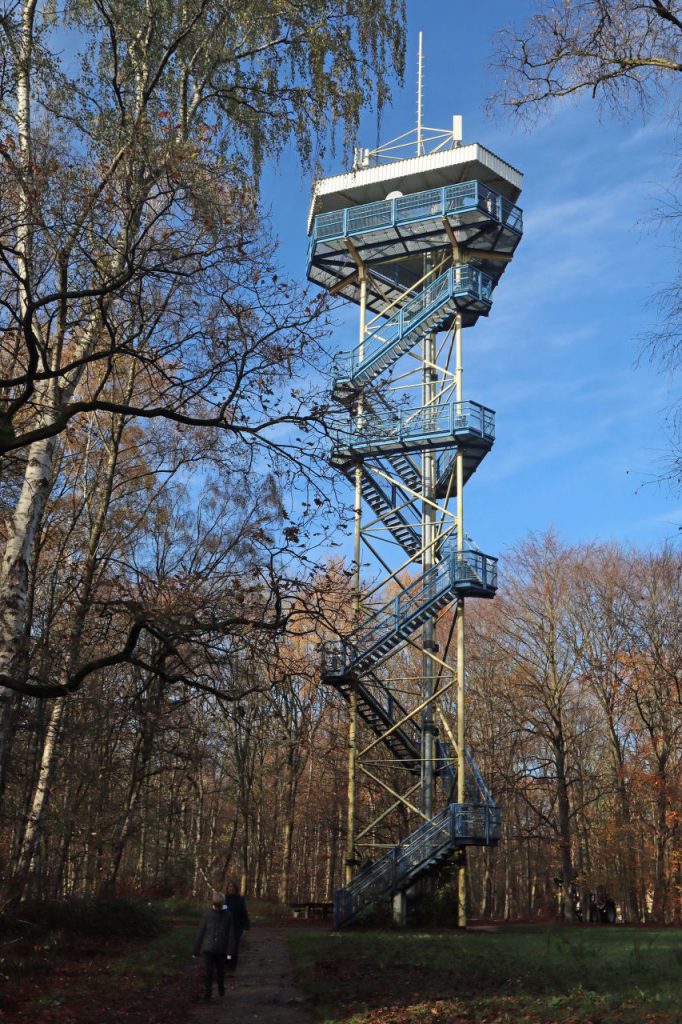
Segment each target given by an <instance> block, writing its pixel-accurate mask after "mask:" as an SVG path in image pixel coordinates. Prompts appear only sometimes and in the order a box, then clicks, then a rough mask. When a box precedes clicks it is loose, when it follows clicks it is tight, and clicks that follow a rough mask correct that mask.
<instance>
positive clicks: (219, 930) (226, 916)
mask: <svg viewBox="0 0 682 1024" xmlns="http://www.w3.org/2000/svg"><path fill="white" fill-rule="evenodd" d="M234 935H235V930H234V925H233V921H232V914H231V913H230V911H229V910H228V908H227V907H226V906H225V903H224V901H223V897H222V896H221V895H220V893H214V894H213V900H212V903H211V907H210V909H209V910H207V911H206V913H205V914H204V916H203V917H202V919H201V924H200V925H199V931H198V932H197V937H196V942H195V943H194V952H193V954H192V956H195V957H198V956H199V955H202V956H203V958H204V986H205V988H204V1002H206V1003H209V1002H210V1001H211V992H212V989H213V975H214V974H215V976H216V979H217V982H218V992H219V994H220V995H221V996H224V995H225V964H226V961H227V959H228V957H230V956H232V955H233V949H234Z"/></svg>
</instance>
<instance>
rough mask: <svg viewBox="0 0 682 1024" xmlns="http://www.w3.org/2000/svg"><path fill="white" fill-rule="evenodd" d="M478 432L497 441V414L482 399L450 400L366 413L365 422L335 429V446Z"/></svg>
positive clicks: (352, 446)
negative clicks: (395, 411) (380, 413)
mask: <svg viewBox="0 0 682 1024" xmlns="http://www.w3.org/2000/svg"><path fill="white" fill-rule="evenodd" d="M461 433H467V434H478V435H479V436H480V437H483V438H485V439H486V440H488V441H491V442H492V441H494V440H495V413H494V411H493V410H492V409H488V408H486V407H485V406H483V405H479V404H478V402H450V403H448V404H443V405H426V406H422V407H421V408H419V409H405V410H403V411H401V412H397V413H388V414H386V415H377V414H374V413H370V414H368V415H365V416H364V417H363V420H362V424H361V425H360V426H358V425H357V424H351V425H349V426H346V427H342V428H337V429H336V430H333V431H331V434H332V438H333V444H334V447H335V448H340V449H348V448H350V449H362V448H363V447H370V448H371V447H379V446H381V445H382V444H383V445H390V444H391V443H396V442H401V441H406V442H408V441H412V442H414V441H418V440H419V439H420V438H425V439H428V440H430V441H437V440H438V439H442V440H444V441H447V440H449V439H451V438H452V439H454V438H456V436H457V435H458V434H461Z"/></svg>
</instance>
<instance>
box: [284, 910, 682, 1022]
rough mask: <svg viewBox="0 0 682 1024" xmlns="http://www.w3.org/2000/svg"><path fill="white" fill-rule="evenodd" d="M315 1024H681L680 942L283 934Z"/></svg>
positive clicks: (617, 936)
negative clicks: (287, 936)
mask: <svg viewBox="0 0 682 1024" xmlns="http://www.w3.org/2000/svg"><path fill="white" fill-rule="evenodd" d="M290 942H291V946H292V950H293V953H294V959H295V963H296V966H297V973H298V977H299V981H300V984H301V985H302V987H303V989H304V990H305V991H306V993H307V994H308V996H309V998H310V1000H311V1002H312V1003H313V1006H314V1009H315V1013H316V1016H317V1018H318V1019H319V1020H323V1021H328V1022H341V1021H352V1022H353V1024H426V1022H427V1021H428V1022H429V1024H434V1022H435V1024H438V1022H441V1024H464V1022H466V1024H503V1022H505V1024H506V1022H509V1024H519V1022H526V1021H527V1022H554V1021H556V1022H565V1024H569V1022H573V1021H579V1022H585V1024H588V1022H589V1024H592V1022H594V1024H596V1022H609V1024H659V1022H660V1024H672V1022H675V1024H678V1022H680V1024H682V932H680V931H678V930H673V929H660V930H655V929H634V928H612V929H600V928H591V929H588V928H584V929H582V928H552V927H549V928H528V929H523V928H514V929H508V930H501V931H500V932H497V933H475V932H473V933H464V934H458V933H447V932H435V933H434V932H427V931H424V932H417V933H415V932H400V933H399V932H395V931H392V932H379V931H377V932H360V931H349V932H338V933H320V932H317V933H315V934H312V933H305V932H301V933H297V932H294V933H292V934H291V937H290Z"/></svg>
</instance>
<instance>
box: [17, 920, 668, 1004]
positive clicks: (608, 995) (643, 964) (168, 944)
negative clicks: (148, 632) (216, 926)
mask: <svg viewBox="0 0 682 1024" xmlns="http://www.w3.org/2000/svg"><path fill="white" fill-rule="evenodd" d="M253 910H254V911H255V913H253V915H252V916H253V918H254V927H253V928H252V929H251V931H250V932H249V933H247V935H245V937H244V942H243V948H242V952H241V955H240V963H239V968H238V971H237V974H236V976H235V977H234V978H233V979H232V978H230V979H229V980H228V982H227V986H226V988H227V992H226V995H225V997H224V998H220V997H219V996H218V995H217V994H214V997H213V1000H212V1002H211V1003H210V1004H209V1005H204V1004H202V1002H201V996H202V965H201V964H200V963H198V962H197V961H195V960H192V959H191V949H192V945H193V940H194V936H195V932H196V927H197V921H198V917H199V913H200V912H199V911H198V910H197V908H195V907H190V906H187V907H182V906H174V907H167V908H165V910H164V911H163V913H162V914H161V918H160V921H161V928H160V930H159V931H158V933H157V934H154V935H147V936H146V937H142V936H140V937H138V938H131V937H127V938H126V937H123V936H119V937H118V938H112V937H111V935H108V934H106V931H107V929H106V927H105V928H103V929H101V930H100V932H99V933H96V934H92V932H91V933H90V935H89V936H88V935H86V934H78V933H77V932H73V931H71V932H70V931H69V930H66V931H64V930H61V931H60V930H57V931H56V932H55V931H51V930H43V931H42V932H40V933H39V934H40V939H39V940H38V934H37V933H36V931H35V929H33V930H31V929H28V931H27V932H25V933H24V934H22V935H19V936H17V937H14V938H12V937H10V936H8V935H3V936H0V1022H2V1024H29V1022H30V1024H117V1022H124V1024H222V1022H228V1021H229V1022H230V1024H314V1022H315V1021H317V1022H320V1021H324V1022H328V1024H576V1022H579V1024H682V929H672V928H671V929H654V928H643V929H637V928H624V927H615V928H599V927H592V928H589V927H587V928H585V927H581V926H579V927H551V926H549V927H545V926H542V927H512V928H506V927H501V928H499V929H485V930H481V931H469V932H466V933H458V932H453V931H447V930H436V929H433V930H429V931H426V930H421V931H413V930H410V931H403V932H397V931H381V930H378V929H377V930H371V931H370V930H364V929H355V930H348V931H343V932H332V931H331V929H330V928H329V927H328V926H324V925H322V924H316V923H313V922H303V921H297V922H295V921H291V920H289V921H288V922H285V921H284V919H282V918H278V917H277V915H276V914H274V915H273V914H272V913H270V912H266V913H259V911H258V909H257V908H255V907H254V908H253Z"/></svg>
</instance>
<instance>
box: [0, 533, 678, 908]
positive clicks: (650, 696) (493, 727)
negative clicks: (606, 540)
mask: <svg viewBox="0 0 682 1024" xmlns="http://www.w3.org/2000/svg"><path fill="white" fill-rule="evenodd" d="M152 522H153V523H154V524H155V525H156V522H157V521H156V517H154V519H153V520H152ZM135 538H136V543H138V544H139V543H140V534H139V531H136V533H135ZM64 561H65V560H64V558H63V555H62V557H60V558H58V559H56V560H55V562H54V564H53V570H52V574H51V576H52V578H51V579H50V585H49V586H47V587H46V588H45V589H44V590H43V588H42V587H41V588H36V593H35V596H34V601H35V615H36V621H38V622H40V623H41V624H43V623H44V624H45V625H46V627H47V628H46V632H45V634H44V635H43V637H42V638H41V644H40V647H38V649H37V651H36V654H37V656H39V657H41V658H46V659H49V658H50V652H49V648H50V642H51V641H52V642H55V639H56V636H58V635H59V634H58V632H57V633H56V636H55V633H53V634H52V636H51V634H50V629H52V630H55V631H57V630H58V617H57V616H55V615H54V612H53V609H55V608H58V607H60V606H61V604H62V602H63V600H64V598H65V595H66V593H68V591H69V588H70V587H71V586H72V582H71V581H70V579H69V577H68V574H66V575H63V566H64ZM339 575H341V578H343V577H342V573H341V574H339V572H338V570H337V571H335V570H334V568H333V567H331V568H330V570H329V576H328V582H329V583H330V586H329V590H328V591H327V593H333V592H334V591H335V590H336V592H337V594H338V593H340V592H341V591H342V589H343V586H344V584H343V582H340V581H339ZM105 587H106V583H105ZM190 589H191V587H190ZM324 603H325V601H324V599H321V604H324ZM93 604H94V605H95V606H96V604H97V601H96V600H95V601H94V602H93ZM470 608H471V611H470V614H469V616H468V621H467V644H468V659H469V660H468V683H467V686H468V712H467V713H468V721H467V729H468V735H469V744H470V747H471V750H472V752H473V754H474V756H475V758H476V760H477V761H478V763H479V765H480V767H481V770H482V772H483V775H484V777H485V779H486V781H487V783H488V784H489V785H490V788H491V790H492V792H493V794H494V796H495V798H496V800H497V801H498V802H499V804H500V806H501V809H502V821H503V838H502V841H501V843H500V845H499V847H498V848H497V849H488V850H481V851H475V852H473V853H472V854H471V855H470V858H469V865H470V871H469V900H470V913H471V914H472V915H473V916H475V917H484V918H485V917H491V918H503V919H517V918H526V919H528V918H530V919H536V918H546V917H550V916H552V915H553V914H555V912H556V907H557V887H556V883H555V879H556V878H558V877H570V878H571V879H576V881H577V884H578V885H579V886H580V887H582V888H583V889H584V890H585V891H586V892H590V891H595V890H603V891H605V892H606V893H608V894H609V896H610V898H612V899H613V900H614V901H615V902H616V903H617V905H618V907H619V910H620V914H621V915H622V918H623V919H624V920H625V921H630V922H636V921H656V922H660V923H663V922H668V923H677V924H679V923H682V821H681V815H682V782H681V778H682V773H681V768H682V693H681V692H680V686H681V680H682V645H680V622H682V593H681V588H680V558H679V552H677V551H674V550H672V549H669V550H662V551H659V552H655V553H638V552H635V551H631V550H626V549H624V548H620V547H617V546H599V545H595V546H590V547H584V548H583V547H577V548H571V547H567V546H565V545H563V544H562V543H561V542H560V541H559V540H558V539H557V538H556V537H554V536H551V535H549V536H546V537H543V538H539V539H538V538H531V539H529V540H528V541H527V542H526V543H524V544H523V545H521V546H520V547H519V549H518V550H517V551H515V552H512V553H509V556H508V558H506V559H505V561H504V579H503V583H502V586H501V588H500V592H499V594H498V596H497V598H496V599H495V601H493V602H490V603H487V602H477V603H473V605H470ZM327 617H329V618H331V615H330V614H328V616H327ZM98 619H99V615H97V614H95V615H93V621H92V628H93V629H95V631H96V630H97V629H98ZM447 628H448V614H447V613H445V615H444V616H443V618H442V619H441V621H440V622H439V629H440V630H442V631H443V633H445V631H446V630H447ZM325 633H327V634H328V633H329V627H328V626H327V627H324V626H323V625H320V621H319V619H318V620H317V621H316V622H313V621H312V620H310V629H309V630H299V635H298V636H296V637H292V636H288V637H287V636H282V637H278V638H274V639H273V640H272V642H271V644H270V645H264V644H256V643H253V642H252V641H253V635H252V633H251V632H250V631H249V633H248V634H247V635H246V636H245V637H244V639H245V641H249V642H245V643H244V645H243V646H242V648H241V650H239V651H237V650H236V649H235V647H234V645H233V649H232V651H231V654H230V658H229V659H228V660H227V661H222V662H221V671H222V672H223V673H225V676H224V679H223V684H222V693H221V694H219V693H218V692H206V691H204V690H201V689H198V690H194V691H192V690H191V689H188V688H187V687H186V686H185V685H184V684H183V683H182V682H177V681H173V680H172V679H170V678H168V677H167V676H164V675H163V674H159V673H155V672H154V667H153V654H152V652H150V664H149V667H147V668H144V669H143V668H141V667H137V666H133V667H126V668H122V667H120V666H114V667H111V668H107V669H104V670H102V671H101V672H100V673H98V674H97V675H96V676H95V677H93V678H92V679H91V680H90V681H89V684H88V687H87V689H84V690H83V691H82V692H80V693H78V694H74V695H72V696H70V697H68V698H66V699H64V700H63V701H62V702H60V703H58V702H50V701H38V700H36V699H35V698H31V697H23V698H22V699H21V703H20V705H19V707H18V709H17V712H16V715H17V717H16V728H15V732H14V739H13V743H12V754H11V763H12V771H11V773H10V774H9V775H8V780H7V784H6V787H5V791H4V793H3V804H2V813H3V820H4V823H5V828H4V829H3V835H4V836H5V837H6V839H5V845H4V847H3V849H2V857H3V867H4V870H5V872H6V874H5V878H8V875H7V871H8V867H9V865H11V864H14V865H17V864H20V863H21V850H22V843H23V844H25V842H26V822H27V821H30V810H31V806H32V802H33V801H34V800H35V794H36V791H37V789H38V787H39V785H40V778H41V762H44V758H45V752H46V749H47V750H49V752H50V757H51V758H52V761H53V764H52V771H51V780H52V781H51V786H50V788H51V792H50V794H49V797H50V811H49V815H47V816H45V817H44V818H43V820H42V825H41V827H40V831H39V834H38V835H37V836H36V837H35V840H34V844H33V855H32V866H31V871H30V875H29V876H28V878H27V883H26V884H27V888H26V889H25V891H26V893H27V894H31V895H35V896H40V897H41V898H46V897H55V896H83V895H93V894H100V895H101V894H103V893H105V894H111V893H113V892H118V893H121V892H124V893H135V892H137V893H141V894H145V895H151V894H158V895H163V894H171V893H174V894H177V895H190V894H193V895H197V894H202V893H203V892H204V891H205V890H206V889H208V888H211V887H212V886H214V885H215V884H216V880H220V879H224V878H227V877H235V878H236V879H237V880H238V881H239V882H240V884H241V885H242V886H243V887H244V889H245V891H246V892H247V893H249V894H252V895H256V896H259V897H262V898H266V899H273V900H280V901H282V902H287V901H303V900H316V901H317V900H329V899H331V898H332V895H333V891H334V889H335V887H337V886H338V885H339V884H341V881H342V875H343V841H344V828H345V785H346V782H345V780H346V746H347V708H346V705H345V702H344V701H343V700H342V698H341V697H340V696H339V695H338V694H336V693H335V692H334V691H333V690H331V689H329V688H321V687H320V685H319V649H318V648H319V641H320V639H321V638H322V637H323V636H324V635H325ZM402 658H403V663H402V666H401V671H402V672H404V675H405V677H406V678H409V675H410V658H411V655H410V654H409V653H406V654H404V655H403V656H402ZM393 671H395V664H394V667H393ZM417 674H418V666H416V665H415V666H414V672H413V675H417ZM400 696H401V698H402V699H403V700H404V701H405V702H406V704H407V705H408V707H409V702H410V700H412V702H413V704H412V706H414V705H415V704H416V703H417V702H418V692H417V690H416V689H414V688H413V690H412V692H411V693H410V692H409V684H404V689H403V691H402V692H401V694H400ZM62 707H63V713H62V714H61V716H60V721H59V728H58V731H57V732H56V734H55V735H54V736H52V732H53V731H54V729H53V718H54V714H55V708H62ZM446 710H448V709H446ZM449 710H450V711H451V710H452V709H449ZM392 770H393V771H394V772H396V771H397V772H399V771H400V769H395V768H393V769H392ZM398 782H399V779H398V778H397V777H396V783H398ZM359 793H360V796H359V799H360V802H361V805H362V804H363V803H364V804H365V805H366V808H365V809H367V810H369V809H371V805H372V801H373V800H375V799H377V798H378V793H376V792H373V791H372V788H371V786H370V787H361V789H360V791H359ZM360 813H362V806H361V809H360ZM407 830H409V822H408V821H407V820H406V819H405V820H403V819H402V818H400V817H399V816H397V817H394V818H393V819H389V820H387V822H386V824H385V827H384V833H383V835H382V836H381V838H382V839H383V840H384V841H386V842H393V841H396V842H397V841H398V840H399V839H400V836H401V835H404V834H406V831H407ZM441 881H442V882H443V883H447V881H448V878H447V874H446V875H445V876H444V877H443V878H442V879H441Z"/></svg>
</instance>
